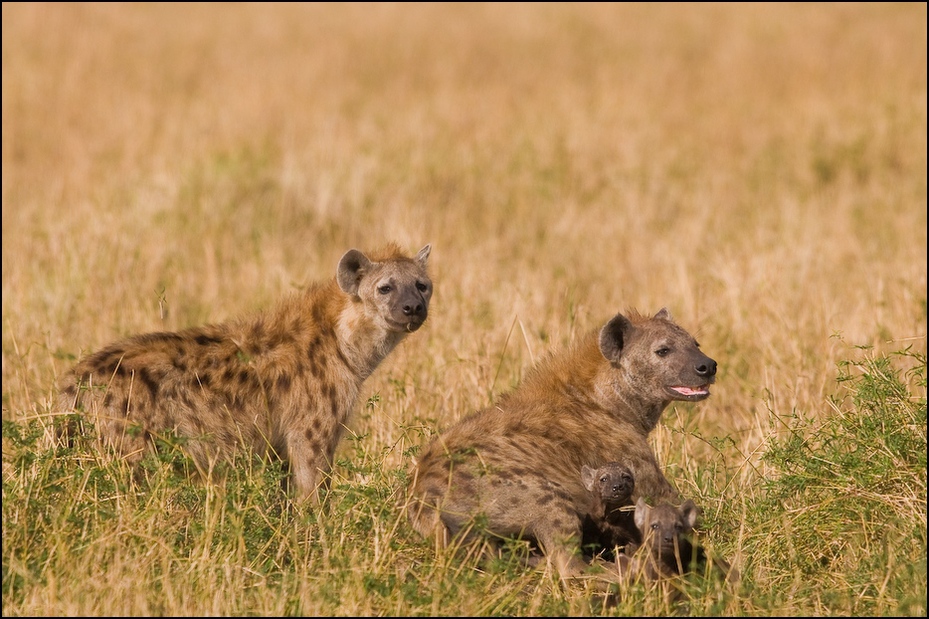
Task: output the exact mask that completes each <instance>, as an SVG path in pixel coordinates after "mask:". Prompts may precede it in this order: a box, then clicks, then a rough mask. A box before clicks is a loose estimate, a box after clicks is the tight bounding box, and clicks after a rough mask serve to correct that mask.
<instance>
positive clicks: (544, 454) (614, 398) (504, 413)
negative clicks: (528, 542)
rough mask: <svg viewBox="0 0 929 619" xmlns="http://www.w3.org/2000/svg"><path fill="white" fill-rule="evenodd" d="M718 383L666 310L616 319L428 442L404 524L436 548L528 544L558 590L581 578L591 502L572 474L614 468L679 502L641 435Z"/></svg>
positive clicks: (647, 491) (651, 492) (710, 364)
mask: <svg viewBox="0 0 929 619" xmlns="http://www.w3.org/2000/svg"><path fill="white" fill-rule="evenodd" d="M715 376H716V362H715V361H713V360H712V359H710V358H709V357H707V356H706V355H704V354H703V353H702V352H700V349H699V346H698V344H697V342H696V341H695V340H694V338H693V337H692V336H691V335H689V334H688V333H687V332H686V331H685V330H684V329H682V328H681V327H679V326H678V325H677V324H675V323H674V322H673V321H672V319H671V316H670V315H669V313H668V311H667V310H666V309H662V310H661V311H659V312H658V313H657V314H656V315H655V316H654V317H651V318H648V317H645V316H641V315H639V314H637V313H632V314H630V316H628V317H626V316H624V315H622V314H617V315H616V316H615V317H613V318H612V319H611V320H610V321H609V322H608V323H607V324H606V325H604V326H603V328H602V329H600V330H599V332H592V333H590V334H588V335H587V336H586V337H583V338H581V339H580V340H579V341H578V343H577V344H576V345H575V346H574V347H573V348H572V349H571V350H569V351H567V352H566V353H565V354H562V355H558V356H550V357H549V358H548V359H546V360H545V361H544V362H542V363H540V364H539V365H538V366H537V367H535V368H534V369H533V370H532V371H531V372H530V373H529V374H528V375H527V376H526V379H525V380H524V381H523V382H522V384H521V385H520V386H518V387H517V388H516V389H515V390H514V391H512V392H510V393H508V394H506V395H504V396H502V397H501V398H500V399H499V401H498V402H497V403H496V404H494V405H493V406H491V407H488V408H486V409H484V410H482V411H478V412H476V413H473V414H471V415H470V416H468V417H466V418H464V419H462V420H461V421H460V422H458V423H457V424H455V425H453V426H452V427H451V428H449V429H448V430H446V431H445V432H444V433H441V434H439V435H438V436H437V437H436V438H434V439H433V440H432V441H431V443H429V444H428V445H427V446H426V447H425V448H424V449H423V451H422V453H421V454H420V456H419V458H418V461H417V463H416V464H415V466H414V470H413V475H412V479H411V483H410V488H409V491H410V496H409V504H408V510H409V516H410V520H411V522H412V524H413V526H414V527H415V528H416V529H417V530H418V531H419V532H420V533H421V534H422V535H424V536H427V537H432V538H434V539H435V540H436V543H437V544H438V545H439V546H443V545H445V544H447V543H448V541H449V539H450V538H451V537H452V536H455V535H458V534H460V536H461V538H462V539H463V540H465V541H466V540H470V539H474V538H476V537H478V535H481V534H483V535H486V536H490V537H491V538H493V537H512V536H519V537H525V538H528V539H533V540H535V541H537V542H538V544H539V545H540V546H541V549H542V551H543V552H544V553H545V555H546V557H547V559H548V561H550V562H551V563H552V564H553V565H554V567H555V568H556V569H557V570H558V573H559V575H560V576H561V577H562V578H563V579H568V578H573V577H577V576H581V575H582V573H583V572H584V571H585V570H586V567H587V564H586V563H585V562H584V561H583V559H582V558H581V540H582V530H581V522H582V518H583V516H584V515H585V514H588V513H590V511H591V508H592V507H591V506H592V499H591V494H590V492H588V490H587V489H586V488H585V487H584V484H583V483H582V481H581V477H580V475H578V471H580V470H581V467H582V466H584V465H587V466H591V467H599V466H601V465H602V464H604V463H606V462H610V461H613V460H617V461H620V462H623V463H625V464H627V465H628V466H629V467H630V468H631V469H632V472H633V475H634V476H635V494H636V495H637V496H647V497H652V498H653V499H672V500H677V499H678V498H679V495H678V493H677V491H676V490H675V489H674V487H672V485H671V484H670V483H669V482H668V480H667V479H665V476H664V475H663V474H662V472H661V469H660V468H659V467H658V462H657V460H656V459H655V456H654V454H653V453H652V450H651V448H650V446H649V444H648V435H649V433H650V432H651V431H652V430H653V429H654V428H655V426H656V425H657V423H658V419H659V418H660V417H661V413H662V411H664V409H665V407H667V406H668V404H670V403H671V401H673V400H680V401H687V402H696V401H699V400H703V399H705V398H707V397H708V396H709V395H710V391H709V387H710V385H711V384H712V383H713V382H714V380H715Z"/></svg>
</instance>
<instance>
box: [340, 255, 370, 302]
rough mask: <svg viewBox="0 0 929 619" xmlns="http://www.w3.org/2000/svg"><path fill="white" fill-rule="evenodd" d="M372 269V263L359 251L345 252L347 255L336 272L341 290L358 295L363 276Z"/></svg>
mask: <svg viewBox="0 0 929 619" xmlns="http://www.w3.org/2000/svg"><path fill="white" fill-rule="evenodd" d="M370 267H371V261H370V260H368V257H367V256H365V255H364V254H363V253H361V252H360V251H358V250H357V249H350V250H348V251H347V252H345V255H343V256H342V259H341V260H339V268H338V270H337V271H336V279H337V280H338V282H339V288H341V289H342V290H343V291H345V292H347V293H348V294H351V295H357V294H358V284H359V283H360V282H361V276H362V275H364V273H365V271H367V270H368V269H369V268H370Z"/></svg>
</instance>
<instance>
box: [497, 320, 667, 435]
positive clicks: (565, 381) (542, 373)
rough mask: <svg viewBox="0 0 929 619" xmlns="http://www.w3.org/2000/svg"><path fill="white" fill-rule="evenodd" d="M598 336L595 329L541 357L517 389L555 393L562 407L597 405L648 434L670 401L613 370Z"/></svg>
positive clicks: (623, 373) (596, 407)
mask: <svg viewBox="0 0 929 619" xmlns="http://www.w3.org/2000/svg"><path fill="white" fill-rule="evenodd" d="M598 339H599V335H598V332H597V331H591V332H590V333H587V334H586V335H585V336H583V337H582V338H581V339H579V340H578V341H577V342H576V343H575V344H574V345H573V346H572V347H571V348H570V349H569V350H567V351H565V353H564V354H551V355H549V356H548V357H546V358H544V359H543V360H542V361H540V362H539V364H538V365H537V366H536V367H535V368H533V369H532V370H531V371H530V373H529V374H528V375H527V376H526V379H525V381H524V382H523V385H522V386H521V387H519V388H518V391H520V392H525V393H526V394H527V395H529V397H532V396H531V395H530V394H532V393H546V394H547V397H548V398H551V397H552V395H557V396H558V397H559V399H561V400H562V403H563V404H564V406H563V409H564V410H566V411H567V410H577V411H579V412H581V411H583V412H587V411H590V410H591V409H592V408H594V409H598V410H601V411H604V412H606V413H607V414H609V415H610V416H612V417H615V418H616V419H617V421H618V422H622V423H623V424H628V423H630V422H631V423H632V424H633V425H634V426H635V428H636V430H638V431H640V432H641V433H643V434H646V435H647V434H649V433H650V432H651V431H652V430H654V429H655V426H656V425H658V420H659V419H660V418H661V414H662V412H664V409H665V408H666V407H667V405H668V404H669V403H670V401H664V400H656V399H655V398H654V397H651V396H650V395H649V394H647V393H643V392H642V391H641V390H640V389H638V388H637V385H636V384H635V383H634V382H633V381H630V380H629V379H628V378H627V377H626V373H625V372H621V373H617V372H616V370H615V368H614V367H613V366H612V364H611V363H610V361H608V360H607V359H606V358H605V357H604V356H603V354H602V352H601V351H600V347H599V341H598ZM514 396H516V397H518V395H517V394H514Z"/></svg>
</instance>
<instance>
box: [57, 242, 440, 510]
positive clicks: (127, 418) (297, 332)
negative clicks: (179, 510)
mask: <svg viewBox="0 0 929 619" xmlns="http://www.w3.org/2000/svg"><path fill="white" fill-rule="evenodd" d="M430 250H431V248H430V246H429V245H426V246H425V247H423V248H422V249H421V250H419V253H417V254H416V255H415V256H414V257H409V256H407V255H405V254H404V253H402V252H401V250H400V248H399V247H398V246H397V245H396V244H393V243H391V244H388V245H387V246H386V247H385V248H383V249H382V250H380V251H379V252H376V253H373V254H370V255H365V254H364V253H362V252H361V251H359V250H357V249H352V250H349V251H348V252H346V253H345V254H344V255H343V256H342V258H341V260H339V264H338V267H337V269H336V275H335V277H334V278H332V279H331V280H329V281H326V282H320V283H316V284H313V285H311V286H310V287H308V288H307V289H306V290H305V291H303V292H301V293H298V294H295V295H294V296H292V297H291V298H289V299H287V300H285V301H283V302H282V303H281V304H280V305H278V306H277V307H276V308H275V309H273V310H272V311H270V312H268V313H265V314H262V315H258V316H256V317H252V318H247V319H241V320H237V321H232V322H228V323H224V324H218V325H207V326H201V327H195V328H189V329H186V330H183V331H179V332H175V333H150V334H145V335H136V336H134V337H130V338H128V339H124V340H121V341H118V342H115V343H113V344H110V345H109V346H106V347H105V348H103V349H102V350H100V351H98V352H96V353H94V354H92V355H90V356H88V357H86V358H84V359H83V360H81V361H80V362H79V363H78V364H77V365H76V366H75V367H74V368H73V369H72V370H71V371H70V372H69V373H68V374H67V375H66V376H65V377H64V379H63V380H62V383H61V385H60V396H59V401H58V407H59V408H58V410H61V411H77V412H79V413H82V414H83V415H85V416H87V417H88V418H89V419H90V420H91V421H93V423H94V424H95V425H96V428H97V430H98V432H99V435H100V438H101V440H102V441H103V442H104V443H105V444H106V445H108V446H109V447H111V448H112V449H113V450H115V452H116V453H117V454H118V455H119V456H121V457H122V458H125V459H126V460H127V461H129V462H130V463H133V464H136V463H138V462H139V461H140V460H141V459H142V457H143V455H144V453H145V451H146V450H147V449H149V448H151V447H153V444H154V439H155V438H156V437H158V436H159V435H164V434H166V433H176V435H178V436H180V437H182V438H184V439H185V441H184V446H185V448H186V449H187V450H188V452H189V453H190V455H191V457H192V458H193V460H194V462H195V463H196V464H197V466H198V467H199V468H200V469H201V470H202V471H204V472H208V471H210V470H211V469H212V467H213V465H214V464H215V462H216V461H217V460H218V459H221V458H227V457H229V456H230V455H231V454H232V453H233V452H234V450H236V449H238V448H243V447H244V448H250V449H253V450H255V451H256V452H258V453H260V454H263V455H265V454H272V455H276V456H277V457H279V458H280V459H282V460H283V461H284V462H286V463H287V465H288V466H289V470H290V473H291V476H290V477H291V483H292V486H293V489H294V491H295V494H296V496H297V498H299V499H306V498H312V499H313V500H317V499H318V496H317V486H318V484H319V483H320V481H321V475H322V476H325V475H326V474H327V473H328V472H329V470H330V467H331V464H332V458H333V454H334V452H335V449H336V446H337V444H338V442H339V439H340V437H341V436H342V431H343V429H344V424H345V423H346V420H347V418H348V416H349V414H350V413H351V412H352V410H353V409H354V407H355V402H356V399H357V397H358V393H359V390H360V388H361V385H362V383H363V381H364V380H365V379H366V378H367V377H368V376H369V375H370V374H371V373H372V372H373V371H374V370H375V368H377V366H378V364H379V363H380V362H381V361H382V360H383V359H384V358H385V357H386V356H387V355H388V354H389V353H390V352H391V351H392V350H393V349H394V347H395V346H397V344H399V343H400V341H401V340H403V339H404V338H405V337H406V336H407V335H409V334H410V333H412V332H413V331H416V330H417V329H419V328H420V327H421V326H422V324H423V322H424V321H425V320H426V316H427V315H428V310H429V300H430V298H431V296H432V281H431V280H430V279H429V276H428V275H427V273H426V261H427V259H428V257H429V253H430Z"/></svg>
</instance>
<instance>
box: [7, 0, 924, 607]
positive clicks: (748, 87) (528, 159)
mask: <svg viewBox="0 0 929 619" xmlns="http://www.w3.org/2000/svg"><path fill="white" fill-rule="evenodd" d="M2 11H3V20H2V28H3V41H2V45H3V76H2V80H3V93H2V98H3V117H2V130H3V135H2V144H3V152H2V171H0V173H2V179H3V180H2V187H3V197H2V200H3V202H2V204H3V231H2V234H3V242H2V252H3V263H2V274H3V276H2V285H3V291H2V297H3V317H2V319H3V323H2V325H3V326H2V354H3V358H2V380H3V424H4V425H3V589H2V591H3V613H4V615H19V614H39V615H56V616H57V615H94V614H114V615H115V614H119V615H133V614H267V615H271V614H274V615H282V614H283V615H293V614H337V615H349V614H351V615H358V614H361V615H368V614H372V615H373V614H379V615H405V614H412V615H431V616H434V615H449V614H463V615H465V614H467V615H491V614H512V615H530V614H532V615H561V614H572V615H574V614H591V613H593V614H613V615H633V614H635V615H641V614H667V613H671V612H674V613H691V614H709V615H740V614H757V615H796V616H800V615H802V616H810V615H823V614H878V615H894V614H904V615H924V614H925V613H926V562H925V555H926V462H925V453H926V443H925V437H926V402H925V355H926V320H927V318H926V316H927V313H926V260H927V253H926V247H927V242H926V224H927V221H926V210H927V208H926V204H927V203H926V133H927V126H926V52H927V50H926V8H925V4H906V3H903V4H899V3H898V4H887V3H880V4H878V3H874V4H799V5H795V4H789V5H765V4H748V5H738V6H730V5H723V4H720V5H667V6H666V5H652V4H626V3H623V4H603V3H594V4H549V3H545V4H525V5H520V4H515V5H514V4H505V5H497V4H466V5H458V4H428V5H425V6H420V5H404V4H399V5H396V4H347V5H329V4H300V5H291V4H280V5H278V4H273V5H266V4H262V5H246V4H233V5H224V6H222V7H215V6H214V5H206V4H192V5H178V6H173V5H171V6H169V5H156V4H153V5H147V4H129V5H119V6H111V5H106V4H19V3H4V4H3V7H2ZM387 240H396V241H397V242H399V243H400V244H401V245H403V246H405V247H407V248H408V249H409V250H410V251H415V249H417V248H418V247H421V246H422V244H424V243H426V242H430V243H432V244H433V254H432V256H431V257H430V267H431V269H432V271H433V274H434V279H435V283H436V288H435V289H436V293H435V297H434V298H433V307H432V308H431V312H430V318H429V321H428V323H427V325H426V327H425V328H424V329H422V330H420V331H419V332H417V333H416V334H414V335H413V336H411V337H410V338H409V339H408V340H407V341H406V342H405V343H404V344H403V345H402V346H401V347H400V348H399V349H398V350H397V351H395V352H394V353H393V354H392V356H391V357H390V358H389V359H388V361H387V362H386V363H385V365H384V367H382V368H381V369H380V370H379V371H378V372H377V373H376V374H375V375H374V376H372V378H371V379H370V380H369V382H368V383H367V384H366V387H365V394H364V402H363V405H362V406H360V407H359V410H358V411H357V412H356V415H355V416H354V418H353V419H352V420H351V422H350V425H349V431H348V433H347V434H348V438H347V439H346V440H345V441H344V444H343V446H342V448H341V449H340V451H339V453H338V462H337V466H336V467H335V469H334V470H333V479H332V486H331V489H330V491H329V493H328V496H327V498H326V501H325V504H324V507H323V508H321V509H319V510H313V509H308V508H301V507H298V506H295V505H293V504H292V503H291V502H290V499H289V498H288V496H287V495H286V494H285V493H283V492H282V491H281V489H280V470H279V466H276V465H275V464H274V463H267V462H261V461H257V460H252V459H250V458H249V457H248V455H247V454H246V455H243V456H242V459H241V461H239V462H237V463H235V466H233V467H231V468H230V471H229V475H228V476H227V478H226V480H225V482H224V483H223V484H220V485H216V486H214V485H203V484H196V483H190V482H188V481H187V476H186V474H185V469H186V468H188V467H189V463H188V462H187V461H186V459H185V457H184V456H183V453H182V452H180V451H178V450H175V449H172V448H170V447H169V448H167V449H166V450H165V451H164V452H163V453H162V454H160V456H159V457H157V458H153V459H152V460H151V461H150V462H148V473H147V476H146V479H144V480H141V481H134V480H133V479H132V476H131V475H130V474H129V472H128V471H126V470H124V469H122V468H121V467H120V466H119V465H118V464H115V463H112V462H109V461H108V460H106V459H104V458H100V457H99V456H98V454H97V452H96V451H95V449H94V448H93V446H92V445H91V444H90V442H89V439H88V442H78V443H77V444H75V445H72V446H68V447H65V446H62V445H58V444H56V443H55V442H54V441H53V440H52V437H51V436H50V434H49V423H50V421H49V419H50V418H49V414H50V413H51V412H53V411H51V410H50V408H51V402H52V398H53V395H54V387H55V383H56V380H57V377H58V376H59V375H60V374H61V373H62V372H63V371H65V370H66V369H67V367H69V365H70V364H72V363H73V362H74V361H75V359H76V358H78V357H79V356H80V355H81V354H83V353H85V352H87V351H89V350H93V349H96V348H98V347H100V346H102V345H104V344H106V343H107V342H109V341H111V340H113V339H116V338H117V337H120V336H123V335H127V334H131V333H137V332H141V331H152V330H165V329H178V328H182V327H185V326H188V325H192V324H199V323H203V322H215V321H221V320H225V319H227V318H230V317H233V316H236V315H239V314H242V313H246V312H251V311H260V310H261V309H262V308H266V307H268V306H269V305H270V304H271V303H273V302H274V301H275V300H276V299H277V298H279V297H281V296H283V295H284V294H287V293H288V292H289V291H291V290H292V289H294V288H296V287H299V286H302V285H304V284H305V283H306V282H307V281H308V280H315V279H321V278H328V277H331V276H332V275H333V274H334V271H335V264H336V262H337V261H338V259H339V256H341V254H342V253H343V252H344V251H345V250H346V249H348V248H350V247H359V248H362V249H365V248H372V247H376V246H380V245H382V244H383V243H384V242H385V241H387ZM663 306H667V307H668V308H669V309H670V310H671V312H672V314H673V315H674V316H675V317H676V318H677V319H678V321H679V322H680V323H681V324H682V325H683V326H684V327H686V328H688V329H690V330H691V331H693V332H694V333H696V335H697V337H698V339H699V340H700V342H701V345H702V348H703V349H704V350H705V351H706V352H707V353H708V354H709V355H711V356H712V357H714V358H715V359H716V360H717V361H718V362H719V364H720V373H719V377H718V378H719V380H718V383H717V385H716V386H715V387H714V395H713V396H712V397H711V398H710V399H709V400H707V401H706V402H703V403H700V404H697V405H681V404H678V405H674V406H672V407H671V408H669V410H668V411H667V412H666V414H665V417H664V420H663V422H662V424H661V425H660V426H659V428H658V430H657V431H656V434H655V436H654V440H653V444H654V447H655V450H656V453H657V454H658V456H659V459H660V461H661V463H662V466H663V467H664V469H665V470H666V472H667V474H668V476H669V477H670V478H671V479H672V480H673V481H674V483H675V484H676V485H677V486H678V487H679V488H681V490H682V491H683V492H684V493H685V494H687V495H689V496H692V497H693V498H694V499H695V500H696V501H697V502H698V503H699V504H700V505H701V506H702V507H703V510H704V522H703V525H702V529H701V535H702V539H703V540H704V542H705V543H706V545H707V547H708V548H709V549H710V550H711V551H713V552H717V553H719V554H721V555H723V556H725V557H727V558H728V559H730V560H732V561H733V562H734V563H736V564H737V565H738V567H739V569H740V573H741V575H742V579H741V581H740V582H739V584H738V585H737V586H735V587H727V586H724V585H723V584H722V583H720V582H719V581H718V580H717V579H714V578H702V577H696V578H693V579H690V580H689V581H687V582H685V583H683V584H681V588H682V593H679V594H674V592H669V591H667V590H663V589H666V588H662V587H649V586H637V587H634V588H632V589H631V590H629V591H626V592H624V593H623V595H622V597H621V599H619V600H612V603H609V604H607V603H605V601H604V600H603V598H602V596H600V595H598V594H596V593H594V592H587V591H583V590H576V589H570V588H569V589H565V588H563V587H562V586H561V585H560V584H559V583H558V582H557V579H556V578H555V577H554V575H553V574H551V573H549V572H546V571H544V570H543V571H532V570H526V569H524V568H522V567H521V566H520V565H519V563H518V561H516V560H515V558H514V560H513V561H507V560H503V561H501V562H499V563H494V564H489V565H485V564H480V563H479V562H477V561H476V560H471V559H470V558H468V557H465V558H461V557H457V556H453V555H450V554H439V555H436V553H435V552H434V551H433V549H432V548H431V547H430V546H429V544H428V543H426V542H425V541H424V540H422V539H419V538H418V536H417V535H416V534H415V533H414V532H413V531H412V530H411V529H410V527H409V526H408V525H407V523H406V521H405V519H404V518H403V515H402V512H401V510H400V509H399V508H398V503H402V495H401V493H400V489H401V488H402V487H403V482H404V479H405V475H406V474H407V469H408V466H409V463H410V459H411V457H412V456H413V455H414V454H415V453H416V451H417V449H418V448H419V446H421V445H422V444H423V443H424V442H425V441H426V440H428V438H429V437H430V436H432V435H433V434H434V433H435V432H437V431H440V430H441V429H442V428H444V427H447V426H448V425H449V424H451V423H453V422H454V421H455V420H457V419H458V418H460V417H461V416H462V415H464V414H466V413H467V412H469V411H470V410H473V409H475V408H478V407H482V406H485V405H487V404H488V403H490V402H491V401H492V400H493V398H494V397H496V396H497V395H498V394H500V393H501V392H503V391H505V390H506V389H509V388H510V387H512V386H513V385H514V384H516V383H517V382H518V381H519V379H520V377H521V376H522V374H523V372H524V371H525V370H526V368H528V367H529V365H530V364H531V363H532V362H533V361H534V360H536V359H538V358H539V356H541V355H543V354H545V353H547V352H548V351H549V350H552V349H557V348H559V347H561V346H564V345H566V344H567V343H569V342H570V341H571V340H572V339H573V338H574V337H575V336H576V335H577V334H578V333H581V332H583V331H586V330H588V329H594V328H597V327H598V326H599V325H600V324H602V323H603V322H605V321H606V320H607V319H608V318H609V317H611V316H612V315H613V314H614V313H615V312H617V311H621V310H624V309H626V308H637V309H639V310H642V311H645V312H654V311H657V310H658V309H659V308H660V307H663Z"/></svg>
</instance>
